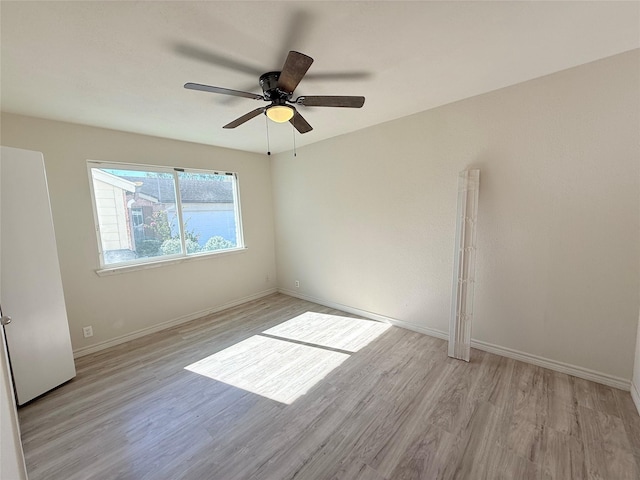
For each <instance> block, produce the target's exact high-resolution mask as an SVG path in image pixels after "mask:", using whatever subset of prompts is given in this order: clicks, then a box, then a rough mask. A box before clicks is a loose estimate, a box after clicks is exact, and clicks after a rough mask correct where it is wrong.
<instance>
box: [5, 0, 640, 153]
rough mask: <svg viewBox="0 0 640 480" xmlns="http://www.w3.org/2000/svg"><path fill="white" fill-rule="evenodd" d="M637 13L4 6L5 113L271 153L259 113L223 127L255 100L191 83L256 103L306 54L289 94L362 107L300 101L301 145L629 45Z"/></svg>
mask: <svg viewBox="0 0 640 480" xmlns="http://www.w3.org/2000/svg"><path fill="white" fill-rule="evenodd" d="M639 12H640V3H639V2H636V1H632V2H609V1H604V2H592V1H585V2H550V1H538V2H517V1H512V2H457V1H449V2H399V1H387V2H285V1H281V2H267V1H258V2H255V1H254V2H213V1H210V2H191V1H179V2H147V1H145V2H115V1H114V2H111V1H108V2H92V1H84V2H67V1H63V2H49V1H45V2H26V1H20V2H10V1H4V0H3V1H2V2H1V3H0V15H1V28H2V30H1V44H2V56H1V69H2V70H1V81H2V83H1V102H2V104H1V107H2V110H3V111H6V112H12V113H19V114H24V115H32V116H36V117H43V118H49V119H55V120H62V121H68V122H75V123H82V124H87V125H94V126H99V127H106V128H112V129H118V130H125V131H129V132H136V133H143V134H149V135H156V136H161V137H168V138H174V139H180V140H186V141H191V142H198V143H204V144H210V145H219V146H224V147H229V148H234V149H241V150H247V151H253V152H262V153H264V152H266V127H265V123H266V122H265V119H264V118H263V117H261V116H260V117H256V118H255V119H253V120H250V121H249V122H247V123H246V124H244V125H242V126H240V127H238V128H236V129H235V130H223V129H222V128H221V127H222V126H223V125H225V124H226V123H228V122H230V121H231V120H233V119H235V118H237V117H239V116H241V115H243V114H244V113H246V112H248V111H250V110H253V109H255V108H257V107H259V106H262V105H264V102H262V101H260V102H257V101H255V100H250V99H245V98H235V97H227V96H223V95H215V94H211V93H204V92H198V91H191V90H186V89H184V88H183V85H184V83H185V82H196V83H204V84H208V85H215V86H219V87H226V88H231V89H236V90H249V91H252V92H258V93H261V90H260V87H259V85H258V76H259V75H260V74H261V73H264V72H267V71H271V70H280V68H281V66H282V63H283V62H284V59H285V57H286V54H287V52H288V51H289V50H298V51H300V52H303V53H305V54H307V55H309V56H311V57H313V58H314V59H315V62H314V64H313V65H312V66H311V69H310V70H309V74H308V77H305V78H304V79H303V80H302V82H301V84H300V85H299V87H298V89H297V90H296V96H297V95H364V96H365V97H366V103H365V105H364V107H363V108H362V109H332V108H319V107H316V108H312V107H300V111H301V113H302V114H303V115H304V117H305V118H306V119H307V121H308V122H309V123H310V124H311V125H312V126H313V127H314V130H313V131H312V132H310V133H307V134H305V135H298V134H297V135H296V143H297V145H298V146H301V145H306V144H309V143H313V142H317V141H320V140H323V139H326V138H329V137H333V136H336V135H341V134H344V133H348V132H351V131H355V130H359V129H362V128H365V127H368V126H371V125H375V124H378V123H382V122H386V121H389V120H392V119H395V118H399V117H403V116H406V115H410V114H413V113H416V112H420V111H423V110H427V109H429V108H433V107H436V106H439V105H443V104H446V103H450V102H454V101H456V100H460V99H463V98H467V97H470V96H473V95H478V94H481V93H484V92H488V91H491V90H495V89H498V88H501V87H505V86H508V85H513V84H515V83H519V82H522V81H525V80H529V79H532V78H536V77H539V76H542V75H547V74H549V73H553V72H556V71H559V70H563V69H566V68H569V67H573V66H576V65H580V64H583V63H586V62H590V61H593V60H597V59H600V58H604V57H607V56H610V55H614V54H617V53H621V52H624V51H627V50H631V49H634V48H638V47H640V13H639ZM336 73H339V74H341V75H337V76H336V75H333V78H322V76H323V74H336ZM312 74H313V75H316V78H313V77H312ZM329 76H330V77H331V75H329ZM336 77H337V78H336ZM269 133H270V138H271V151H272V152H280V151H285V150H290V149H291V148H292V143H293V139H292V136H293V135H292V127H291V125H289V124H288V123H287V124H280V125H278V124H274V123H270V124H269Z"/></svg>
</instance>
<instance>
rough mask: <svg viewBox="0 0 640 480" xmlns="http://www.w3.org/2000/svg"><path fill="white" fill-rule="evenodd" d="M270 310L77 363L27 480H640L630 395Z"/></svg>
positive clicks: (403, 333) (35, 412) (32, 436)
mask: <svg viewBox="0 0 640 480" xmlns="http://www.w3.org/2000/svg"><path fill="white" fill-rule="evenodd" d="M446 346H447V345H446V342H444V341H442V340H439V339H437V338H433V337H428V336H425V335H421V334H419V333H416V332H411V331H408V330H403V329H400V328H397V327H391V326H389V325H385V324H381V323H378V322H373V321H370V320H366V319H359V318H358V317H357V316H355V315H352V314H348V313H345V312H340V311H338V310H335V309H332V308H329V307H324V306H320V305H316V304H313V303H311V302H307V301H304V300H300V299H295V298H292V297H288V296H286V295H281V294H274V295H270V296H268V297H264V298H261V299H258V300H255V301H253V302H248V303H247V304H244V305H239V306H236V307H233V308H230V309H228V310H225V311H223V312H218V313H216V314H213V315H209V316H207V317H204V318H200V319H196V320H194V321H192V322H188V323H186V324H183V325H179V326H176V327H172V328H169V329H166V330H163V331H160V332H157V333H154V334H152V335H148V336H146V337H143V338H139V339H136V340H133V341H131V342H128V343H126V344H122V345H118V346H116V347H113V348H110V349H107V350H104V351H101V352H98V353H95V354H92V355H88V356H85V357H82V358H79V359H77V361H76V369H77V372H78V375H77V377H76V378H75V379H73V380H72V381H70V382H68V383H66V384H64V385H62V386H61V387H59V388H57V389H55V390H54V391H52V392H50V393H48V394H46V395H44V396H42V397H41V398H38V399H36V400H34V401H33V402H30V403H29V404H28V405H26V406H23V407H21V408H20V409H19V416H20V422H21V427H22V440H23V444H24V451H25V458H26V462H27V469H28V472H29V478H30V479H31V480H94V479H95V480H109V479H114V480H115V479H118V480H128V479H131V480H175V479H183V480H249V479H255V480H290V479H297V480H300V479H302V480H316V479H318V480H323V479H327V480H405V479H426V480H453V479H464V480H470V479H472V480H476V479H491V480H495V479H501V478H504V479H518V480H520V479H536V480H565V479H576V480H577V479H587V478H594V479H597V478H601V479H606V480H613V479H616V480H617V479H638V478H640V417H639V416H638V414H637V412H636V411H635V406H634V405H633V402H632V400H631V397H630V395H629V393H628V392H622V391H619V390H616V389H612V388H609V387H605V386H602V385H598V384H595V383H592V382H588V381H586V380H581V379H577V378H574V377H570V376H568V375H564V374H560V373H557V372H551V371H549V370H545V369H543V368H540V367H536V366H532V365H528V364H524V363H521V362H517V361H515V360H511V359H507V358H503V357H498V356H496V355H492V354H489V353H485V352H480V351H476V350H474V351H473V352H472V360H471V362H470V363H465V362H461V361H457V360H452V359H450V358H448V357H447V348H446Z"/></svg>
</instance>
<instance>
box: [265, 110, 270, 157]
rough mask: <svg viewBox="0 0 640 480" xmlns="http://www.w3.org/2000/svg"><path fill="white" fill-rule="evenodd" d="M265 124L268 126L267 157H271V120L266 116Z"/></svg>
mask: <svg viewBox="0 0 640 480" xmlns="http://www.w3.org/2000/svg"><path fill="white" fill-rule="evenodd" d="M264 121H265V124H266V125H267V155H271V145H270V144H269V119H268V118H267V116H266V115H265V116H264Z"/></svg>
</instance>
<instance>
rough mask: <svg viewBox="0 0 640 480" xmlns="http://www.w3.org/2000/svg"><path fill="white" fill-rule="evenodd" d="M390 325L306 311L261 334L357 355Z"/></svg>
mask: <svg viewBox="0 0 640 480" xmlns="http://www.w3.org/2000/svg"><path fill="white" fill-rule="evenodd" d="M390 327H391V326H390V325H388V324H386V323H381V322H376V321H374V320H363V319H360V318H350V317H339V316H338V315H328V314H326V313H315V312H306V313H303V314H302V315H298V316H297V317H295V318H292V319H291V320H288V321H286V322H283V323H281V324H279V325H276V326H275V327H273V328H270V329H269V330H265V331H264V333H267V334H269V335H273V336H275V337H280V338H288V339H290V340H298V341H301V342H306V343H313V344H314V345H318V346H322V347H329V348H336V349H340V350H346V351H348V352H357V351H358V350H360V349H361V348H363V347H365V346H367V345H368V344H369V343H370V342H372V341H373V340H375V339H376V338H378V337H379V336H380V335H382V334H383V333H384V332H385V331H387V330H388V329H389V328H390Z"/></svg>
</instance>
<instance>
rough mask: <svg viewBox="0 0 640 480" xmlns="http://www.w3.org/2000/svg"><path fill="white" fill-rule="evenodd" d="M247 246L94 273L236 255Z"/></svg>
mask: <svg viewBox="0 0 640 480" xmlns="http://www.w3.org/2000/svg"><path fill="white" fill-rule="evenodd" d="M246 250H247V247H246V246H245V247H241V248H234V249H233V250H225V251H224V252H211V253H201V254H198V255H190V256H188V257H180V258H171V259H168V260H158V261H155V262H146V263H137V264H135V265H122V266H119V267H106V268H101V269H98V270H96V274H97V275H98V276H99V277H106V276H108V275H118V274H120V273H128V272H135V271H136V270H147V269H149V268H158V267H165V266H167V265H174V264H177V263H184V262H193V261H195V260H204V259H207V258H213V257H218V256H226V255H236V254H238V253H244V252H245V251H246Z"/></svg>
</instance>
